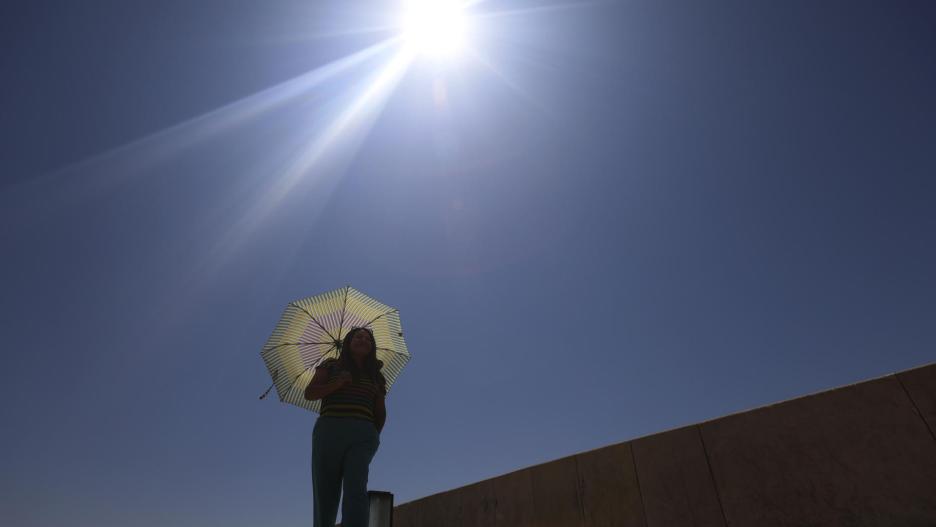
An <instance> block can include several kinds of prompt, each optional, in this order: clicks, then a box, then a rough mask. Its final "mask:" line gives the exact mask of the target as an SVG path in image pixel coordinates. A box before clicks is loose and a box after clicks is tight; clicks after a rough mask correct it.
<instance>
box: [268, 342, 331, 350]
mask: <svg viewBox="0 0 936 527" xmlns="http://www.w3.org/2000/svg"><path fill="white" fill-rule="evenodd" d="M325 344H334V343H333V342H281V343H279V344H277V345H275V346H268V347H266V348H264V349H266V350H270V351H272V350H275V349H276V348H280V347H283V346H302V345H306V346H312V345H319V346H324V345H325Z"/></svg>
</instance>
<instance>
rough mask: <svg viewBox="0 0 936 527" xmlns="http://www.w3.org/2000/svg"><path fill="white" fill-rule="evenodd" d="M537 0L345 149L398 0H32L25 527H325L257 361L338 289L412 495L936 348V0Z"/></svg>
mask: <svg viewBox="0 0 936 527" xmlns="http://www.w3.org/2000/svg"><path fill="white" fill-rule="evenodd" d="M536 6H542V4H537V3H533V2H497V1H495V0H489V1H487V2H484V3H481V4H479V5H477V6H475V8H474V10H473V11H474V12H475V13H479V14H484V13H486V14H487V15H488V16H484V17H480V18H478V19H477V20H476V25H475V32H474V34H473V35H472V42H471V44H472V46H473V47H474V49H476V50H477V53H478V56H481V57H483V58H484V59H485V60H486V61H487V62H486V64H487V65H485V63H482V62H479V61H478V60H477V59H475V58H472V57H468V56H465V57H462V58H460V59H457V60H453V61H450V62H446V63H437V62H432V61H428V60H423V59H419V60H416V61H414V62H413V63H412V64H410V65H409V67H408V68H407V69H406V70H405V72H404V73H402V75H401V76H400V78H399V79H398V82H397V83H396V84H395V85H393V86H392V89H389V88H388V89H386V90H384V91H382V92H380V94H379V95H380V96H379V97H377V98H375V99H374V101H375V104H374V105H373V108H371V107H367V108H368V109H367V111H366V112H364V113H362V114H360V119H357V118H356V119H355V120H353V121H350V122H349V124H348V126H345V127H340V126H339V127H338V130H339V133H336V134H334V137H332V136H329V130H334V129H335V128H334V127H335V123H336V122H338V123H340V122H341V121H340V119H341V116H342V115H345V114H346V112H347V111H348V109H349V108H353V107H354V104H355V103H356V101H360V100H361V99H360V97H361V94H362V93H364V91H365V90H366V89H367V87H368V86H372V84H370V83H371V82H372V81H373V79H374V76H375V75H377V74H378V73H379V72H380V71H382V70H381V68H383V67H385V65H386V64H387V62H388V60H389V57H392V52H389V53H388V52H387V50H385V49H378V50H377V51H373V52H371V54H370V55H368V56H366V57H364V58H363V59H361V60H360V61H358V62H355V63H353V64H350V65H348V64H347V61H345V62H340V60H341V59H342V58H343V57H348V56H351V55H353V54H354V53H356V52H359V51H360V50H366V49H372V48H371V46H374V45H375V44H377V43H379V42H380V41H382V40H384V39H386V38H387V37H388V35H387V33H386V32H381V31H357V32H352V31H349V29H354V28H372V27H374V26H375V25H379V24H380V22H381V21H384V20H385V19H384V18H381V17H384V16H386V13H389V12H392V10H393V4H392V3H391V2H389V1H382V2H378V1H370V2H364V1H351V2H332V1H330V0H322V1H319V2H305V1H302V2H300V1H295V0H293V1H284V0H275V1H267V2H248V1H227V2H221V1H217V0H207V1H204V2H194V3H193V2H182V1H175V0H170V1H165V2H158V3H143V2H130V1H126V0H125V1H121V2H117V1H110V2H108V1H97V0H94V1H87V2H81V3H80V4H77V3H73V2H72V3H67V2H62V3H55V2H39V1H31V2H20V3H9V2H8V3H5V4H4V7H3V13H2V16H0V29H2V31H0V35H2V37H0V38H2V44H3V45H2V46H0V50H2V51H0V66H2V71H3V72H4V82H3V84H2V87H0V112H2V113H0V115H2V116H3V118H2V120H0V122H2V123H3V124H2V126H0V149H2V150H0V153H2V155H0V163H2V165H0V167H2V171H0V172H2V178H3V180H2V186H0V206H2V207H0V220H2V222H0V225H2V228H0V241H2V247H3V259H2V263H0V265H2V270H3V273H2V276H3V294H2V295H0V315H2V316H0V329H2V335H3V343H4V345H3V359H4V367H3V368H2V369H0V376H2V377H0V381H2V384H0V385H2V390H3V392H2V403H0V419H2V420H0V422H2V423H3V428H4V433H3V434H2V435H0V451H2V452H3V455H2V456H0V474H3V476H2V478H0V511H2V512H0V515H2V517H0V520H2V523H4V524H6V525H17V526H23V527H26V526H32V525H53V524H61V523H65V522H68V523H69V524H70V525H76V526H83V525H95V526H100V525H125V524H132V525H138V526H149V525H169V524H171V525H177V526H187V525H193V526H194V525H198V526H204V525H225V526H239V525H244V526H246V525H257V524H260V523H261V522H262V523H263V524H271V525H284V526H289V525H295V526H298V525H307V524H309V522H311V507H312V497H311V491H312V488H311V474H310V456H311V432H312V427H313V425H314V422H315V416H314V415H313V414H310V413H308V412H304V411H302V410H299V409H297V408H295V407H289V406H286V405H284V404H281V403H279V402H277V401H276V399H275V398H268V399H266V400H262V401H261V400H258V399H257V396H258V395H259V394H260V393H262V391H263V390H264V389H265V388H266V386H267V385H268V384H269V376H268V375H267V372H266V369H265V367H264V365H263V362H262V360H261V359H260V357H259V351H260V348H261V347H262V345H263V343H264V341H265V340H266V338H267V337H268V335H269V333H270V331H271V330H272V328H273V326H274V324H275V323H276V320H277V319H278V317H279V315H280V313H281V311H282V309H283V307H284V306H285V304H286V303H287V302H289V301H292V300H295V299H298V298H302V297H305V296H310V295H312V294H316V293H320V292H323V291H327V290H331V289H334V288H337V287H341V286H343V285H345V284H350V285H352V286H354V287H355V288H357V289H359V290H361V291H363V292H365V293H367V294H369V295H372V296H374V297H375V298H378V299H380V300H381V301H383V302H384V303H387V304H389V305H392V306H395V307H397V308H399V310H400V313H401V320H402V323H403V328H404V330H405V332H406V335H407V344H408V346H409V349H410V351H411V353H412V360H411V361H410V362H409V364H408V365H407V367H406V368H405V370H404V371H403V373H402V375H401V376H400V378H399V379H398V381H397V383H396V384H395V385H394V386H393V389H392V390H391V394H390V396H389V398H388V400H387V408H388V418H387V424H386V428H385V429H384V432H383V434H382V444H381V448H380V450H379V451H378V453H377V455H376V457H375V459H374V461H373V463H372V465H371V476H370V485H369V486H370V488H371V489H378V490H388V491H391V492H393V493H394V494H395V497H396V502H397V503H401V502H404V501H409V500H411V499H415V498H419V497H422V496H425V495H428V494H432V493H435V492H439V491H442V490H446V489H449V488H454V487H457V486H461V485H464V484H468V483H471V482H474V481H478V480H481V479H485V478H488V477H492V476H496V475H499V474H502V473H505V472H509V471H512V470H514V469H517V468H520V467H524V466H528V465H532V464H536V463H540V462H543V461H547V460H550V459H554V458H558V457H561V456H565V455H568V454H572V453H574V452H578V451H582V450H587V449H591V448H597V447H600V446H603V445H606V444H610V443H614V442H619V441H624V440H627V439H632V438H635V437H639V436H642V435H647V434H650V433H654V432H657V431H661V430H664V429H668V428H672V427H676V426H681V425H685V424H689V423H693V422H697V421H700V420H705V419H710V418H714V417H718V416H720V415H724V414H727V413H732V412H737V411H742V410H745V409H749V408H752V407H755V406H758V405H762V404H766V403H770V402H774V401H778V400H782V399H786V398H790V397H794V396H798V395H802V394H806V393H810V392H814V391H818V390H822V389H827V388H831V387H835V386H838V385H842V384H846V383H851V382H856V381H859V380H862V379H866V378H870V377H876V376H880V375H884V374H887V373H890V372H893V371H897V370H901V369H906V368H910V367H913V366H917V365H921V364H924V363H928V362H931V361H932V360H933V357H934V353H933V350H934V345H936V324H934V323H933V320H934V315H936V300H934V299H936V295H934V293H936V274H934V273H933V269H936V243H934V232H936V207H934V206H933V203H934V202H936V182H934V180H933V174H936V154H934V149H933V144H934V143H936V128H934V126H933V123H934V119H936V98H934V97H933V96H932V94H933V93H936V68H933V63H932V57H933V55H934V51H936V31H934V27H936V9H934V7H933V4H931V3H927V2H922V1H921V2H831V1H830V2H807V1H798V2H741V1H738V2H724V1H722V2H708V3H700V2H672V3H665V5H664V3H660V2H649V1H648V2H644V1H637V0H635V1H628V2H604V3H590V4H582V5H579V6H577V7H571V8H569V7H565V8H556V9H531V8H532V7H536ZM506 12H509V13H511V14H504V13H506ZM494 13H500V15H498V16H493V14H494ZM336 64H338V66H336ZM328 65H331V66H330V68H331V69H329V67H328ZM341 65H346V66H347V67H343V66H341ZM325 71H328V72H331V73H330V74H329V75H325V74H324V73H323V72H325ZM310 72H313V73H310ZM316 72H317V73H316ZM316 75H318V77H317V76H316ZM297 78H298V79H300V80H298V81H293V82H292V83H291V84H289V81H290V80H291V79H297ZM284 83H286V84H284ZM290 90H292V91H290ZM287 93H290V94H292V97H291V98H288V97H287V96H286V95H285V94H287ZM257 94H259V95H257ZM378 99H379V104H377V102H376V101H377V100H378ZM274 103H277V104H274ZM279 103H281V104H279ZM329 138H330V139H329ZM326 139H329V140H326ZM315 148H318V149H319V150H317V151H318V152H320V153H321V155H320V156H318V157H315V159H314V162H311V163H305V162H302V160H303V159H304V158H303V155H308V153H309V152H310V151H316V150H315ZM290 174H292V177H291V179H290V176H289V175H290Z"/></svg>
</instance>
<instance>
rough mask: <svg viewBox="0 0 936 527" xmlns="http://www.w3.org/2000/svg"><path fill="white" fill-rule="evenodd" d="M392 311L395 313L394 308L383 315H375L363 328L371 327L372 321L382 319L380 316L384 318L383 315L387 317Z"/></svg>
mask: <svg viewBox="0 0 936 527" xmlns="http://www.w3.org/2000/svg"><path fill="white" fill-rule="evenodd" d="M394 311H396V309H395V308H394V309H391V310H390V311H387V312H385V313H381V314H379V315H377V316H376V317H374V318H373V319H371V321H370V322H368V323H367V324H364V325H365V326H369V325H371V324H372V323H373V322H374V321H376V320H377V319H378V318H380V317H382V316H384V315H389V314H390V313H393V312H394Z"/></svg>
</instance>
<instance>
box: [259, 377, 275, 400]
mask: <svg viewBox="0 0 936 527" xmlns="http://www.w3.org/2000/svg"><path fill="white" fill-rule="evenodd" d="M274 384H276V382H275V381H274V382H273V383H271V384H270V387H269V388H267V389H266V391H265V392H263V395H261V396H260V398H261V399H263V398H264V397H266V396H267V394H268V393H270V390H272V389H273V385H274Z"/></svg>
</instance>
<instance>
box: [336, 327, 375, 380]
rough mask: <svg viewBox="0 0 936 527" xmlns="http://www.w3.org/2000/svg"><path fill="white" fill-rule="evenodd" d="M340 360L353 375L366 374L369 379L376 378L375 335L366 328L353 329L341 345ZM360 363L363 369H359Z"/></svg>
mask: <svg viewBox="0 0 936 527" xmlns="http://www.w3.org/2000/svg"><path fill="white" fill-rule="evenodd" d="M355 359H357V360H355ZM339 360H341V362H342V364H343V365H344V367H345V368H346V369H348V370H350V371H351V373H352V374H357V373H366V374H367V376H368V377H371V378H376V376H377V343H376V341H375V340H374V333H373V332H372V331H371V330H370V329H369V328H366V327H356V328H352V329H351V331H349V332H348V334H347V335H345V337H344V340H343V341H342V343H341V355H340V356H339ZM358 361H360V363H361V368H358V365H357V363H358Z"/></svg>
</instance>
